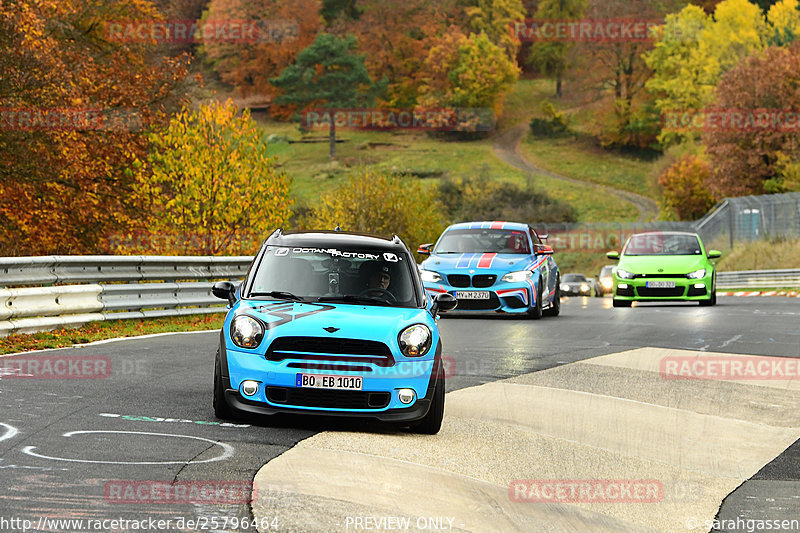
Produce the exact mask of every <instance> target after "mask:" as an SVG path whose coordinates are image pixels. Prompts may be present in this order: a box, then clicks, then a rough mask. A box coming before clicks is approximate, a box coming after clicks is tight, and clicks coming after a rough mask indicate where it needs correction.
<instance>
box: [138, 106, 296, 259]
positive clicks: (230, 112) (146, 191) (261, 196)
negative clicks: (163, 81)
mask: <svg viewBox="0 0 800 533" xmlns="http://www.w3.org/2000/svg"><path fill="white" fill-rule="evenodd" d="M150 142H151V150H150V154H149V156H148V158H147V160H146V161H139V162H138V164H137V165H136V168H135V174H136V177H137V184H136V187H135V193H134V198H135V200H136V202H137V204H138V205H139V207H140V208H141V210H142V211H143V212H145V213H148V215H149V216H148V217H147V218H146V220H139V221H138V222H139V223H140V224H141V223H143V224H144V227H145V228H147V229H148V230H149V231H151V232H153V233H155V234H160V235H161V238H162V239H163V235H172V236H174V237H175V238H174V242H175V246H174V248H173V249H169V250H163V249H162V250H156V251H158V252H160V253H180V254H192V253H196V254H209V255H216V254H244V253H252V252H253V247H254V246H257V245H258V242H260V240H261V239H262V238H263V237H264V236H265V235H266V234H267V233H268V232H269V231H270V230H272V229H273V228H275V227H276V226H280V225H282V224H284V223H286V222H287V221H288V219H289V216H290V207H291V200H290V199H289V182H290V180H289V178H288V177H287V176H286V175H285V174H284V173H283V172H282V171H279V170H278V168H277V163H276V161H275V159H274V158H270V157H268V156H267V141H266V135H265V134H264V132H263V131H262V130H261V129H260V128H259V127H258V125H257V124H256V123H255V122H254V121H253V120H252V119H251V118H250V114H249V112H248V111H247V110H245V111H244V112H243V113H242V114H241V115H239V114H238V112H237V109H236V106H234V105H233V103H232V102H231V101H230V100H228V101H227V102H225V103H224V104H223V103H217V102H213V103H211V104H208V105H204V106H201V107H200V109H198V110H197V111H192V110H188V109H184V110H183V111H182V112H181V113H179V114H178V115H176V116H175V117H173V118H172V120H170V122H169V125H168V126H167V127H166V128H165V129H164V130H163V131H157V132H154V133H153V134H151V135H150Z"/></svg>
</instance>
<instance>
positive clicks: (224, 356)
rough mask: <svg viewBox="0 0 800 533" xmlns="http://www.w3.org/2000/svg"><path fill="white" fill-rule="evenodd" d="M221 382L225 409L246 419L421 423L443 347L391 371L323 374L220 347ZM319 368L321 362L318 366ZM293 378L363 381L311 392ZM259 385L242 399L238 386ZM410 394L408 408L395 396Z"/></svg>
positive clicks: (369, 367)
mask: <svg viewBox="0 0 800 533" xmlns="http://www.w3.org/2000/svg"><path fill="white" fill-rule="evenodd" d="M220 357H221V361H220V362H221V367H222V374H223V375H222V379H223V385H224V389H225V399H226V401H227V403H228V404H229V405H230V406H231V407H233V408H234V409H237V410H239V411H241V412H244V413H251V414H262V415H272V414H278V413H293V414H307V415H326V416H327V415H333V416H349V417H369V418H375V419H378V420H382V421H389V422H413V421H416V420H419V419H421V418H423V417H424V416H425V415H426V414H427V413H428V410H429V408H430V405H431V401H432V398H433V386H434V385H435V380H434V379H431V376H435V375H437V371H438V369H439V368H440V366H441V344H439V346H438V347H437V350H436V353H435V355H432V356H428V357H427V359H422V360H414V361H408V360H401V361H396V362H395V363H394V364H393V365H392V366H391V367H380V366H378V365H374V364H359V365H358V366H359V367H360V368H361V370H360V371H352V370H347V368H348V365H346V364H341V363H337V362H335V361H327V362H321V363H322V364H321V366H322V368H316V369H308V368H302V365H303V364H304V363H308V361H302V360H294V359H287V360H283V361H269V360H267V359H266V358H265V357H264V356H263V355H259V354H257V353H252V352H244V351H239V350H233V349H226V347H225V346H224V344H223V345H222V346H221V347H220ZM318 363H319V362H318ZM297 374H317V375H336V376H350V377H361V378H362V387H361V390H360V391H350V390H333V389H315V388H303V387H297V386H296V377H297ZM247 380H251V381H255V382H257V383H258V390H257V392H256V393H255V394H253V395H249V396H248V395H245V394H244V393H243V391H242V383H243V382H244V381H247ZM399 389H412V390H413V391H414V393H415V395H414V400H413V401H412V402H411V403H410V404H404V403H402V402H401V401H400V399H399V395H398V390H399Z"/></svg>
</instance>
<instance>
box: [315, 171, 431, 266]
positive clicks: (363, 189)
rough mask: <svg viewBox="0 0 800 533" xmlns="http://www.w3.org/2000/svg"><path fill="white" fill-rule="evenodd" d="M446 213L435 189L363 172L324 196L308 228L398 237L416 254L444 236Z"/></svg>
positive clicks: (383, 175)
mask: <svg viewBox="0 0 800 533" xmlns="http://www.w3.org/2000/svg"><path fill="white" fill-rule="evenodd" d="M442 211H443V210H442V206H441V205H440V204H439V202H438V197H437V192H436V189H435V188H429V187H426V186H424V185H423V184H422V183H421V182H419V181H417V180H414V179H412V178H409V177H394V176H390V175H388V174H383V173H380V172H376V171H374V170H370V169H368V168H362V169H360V170H359V171H358V172H357V173H356V174H354V175H353V176H352V177H351V178H350V179H349V180H348V181H346V182H344V183H343V184H341V185H340V186H338V187H337V188H336V189H334V190H332V191H330V192H328V193H326V194H324V195H323V196H322V198H321V199H320V201H319V203H318V207H315V208H314V209H313V211H312V215H311V222H310V223H308V224H311V225H315V226H316V227H317V229H319V228H324V229H332V228H334V227H336V226H337V225H338V226H340V227H341V228H342V229H343V230H345V231H358V232H364V233H372V234H375V235H391V234H392V233H396V234H397V235H399V236H400V238H401V239H403V241H405V243H406V244H407V245H408V246H409V248H411V249H412V250H416V249H417V246H419V244H421V243H424V242H433V241H435V240H436V238H437V237H438V236H439V234H440V233H441V232H442V230H443V229H444V220H443V219H442V214H441V213H442Z"/></svg>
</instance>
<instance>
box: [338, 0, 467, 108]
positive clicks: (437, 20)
mask: <svg viewBox="0 0 800 533" xmlns="http://www.w3.org/2000/svg"><path fill="white" fill-rule="evenodd" d="M358 8H359V9H360V15H359V17H358V19H357V20H355V21H352V22H351V23H350V24H348V25H347V31H352V33H353V34H354V35H355V36H356V37H357V39H358V49H359V51H360V52H361V53H363V54H365V64H366V66H367V71H368V72H369V73H370V75H371V76H372V78H373V79H375V80H379V79H382V78H384V77H385V78H386V79H387V80H388V86H387V90H386V93H385V94H383V95H381V97H380V101H381V104H382V105H384V106H386V107H389V108H405V109H408V108H413V107H414V106H416V105H417V104H418V103H419V97H420V87H421V86H422V82H423V80H424V78H425V77H426V71H425V66H424V64H425V59H426V58H427V57H428V52H429V51H430V49H431V47H433V46H434V44H435V42H436V41H437V39H439V37H440V36H441V35H443V34H445V33H446V32H448V31H450V30H449V29H448V28H449V27H450V25H451V24H453V23H454V21H455V20H456V15H457V10H456V9H455V4H454V0H441V1H437V2H430V1H428V0H405V1H403V2H386V1H385V0H361V1H360V2H359V3H358ZM387 21H391V22H388V23H387Z"/></svg>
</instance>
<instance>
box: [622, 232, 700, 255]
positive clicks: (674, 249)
mask: <svg viewBox="0 0 800 533" xmlns="http://www.w3.org/2000/svg"><path fill="white" fill-rule="evenodd" d="M622 253H623V255H700V254H702V253H703V252H702V247H701V246H700V240H699V239H698V238H697V236H696V235H692V234H687V233H641V234H638V235H634V236H632V237H631V238H630V240H629V241H628V244H627V245H626V246H625V250H623V251H622Z"/></svg>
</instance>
